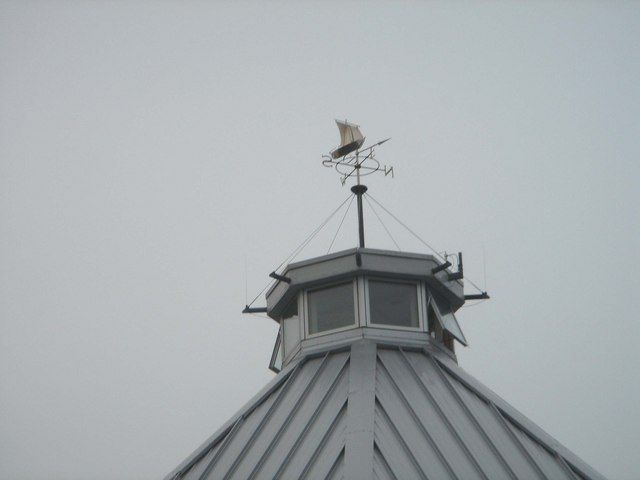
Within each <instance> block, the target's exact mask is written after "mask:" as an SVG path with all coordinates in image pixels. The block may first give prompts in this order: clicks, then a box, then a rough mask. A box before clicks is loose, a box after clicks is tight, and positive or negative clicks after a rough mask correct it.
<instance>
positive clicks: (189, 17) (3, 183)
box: [0, 1, 640, 480]
mask: <svg viewBox="0 0 640 480" xmlns="http://www.w3.org/2000/svg"><path fill="white" fill-rule="evenodd" d="M639 26H640V4H638V3H637V2H565V3H558V2H536V3H534V2H527V3H518V2H495V3H494V2H482V3H471V2H442V3H441V2H403V3H395V2H394V3H390V2H378V3H375V2H353V3H349V2H327V3H325V4H323V5H318V4H316V3H308V4H297V3H293V2H291V3H285V2H277V3H270V4H268V5H265V4H263V3H257V2H256V3H254V2H239V3H237V4H235V3H234V4H232V3H230V2H168V1H160V2H151V1H149V2H143V1H130V2H98V1H93V2H63V1H52V2H35V1H33V2H32V1H19V2H18V1H16V2H12V1H0V478H2V479H12V480H13V479H15V480H19V479H63V478H64V479H106V478H123V479H143V478H149V479H152V478H160V477H162V476H163V475H165V474H166V473H167V472H168V471H170V470H171V469H172V468H173V467H175V466H176V465H177V464H178V463H179V462H180V461H181V460H182V459H183V458H184V457H186V455H187V454H189V453H190V452H191V451H192V450H193V449H195V448H196V447H197V446H198V445H199V444H200V442H202V441H203V440H204V439H205V438H206V437H207V436H208V435H210V434H211V433H213V432H214V431H215V430H216V429H217V427H218V426H219V425H221V424H222V423H223V422H224V421H225V420H226V419H227V418H228V417H229V416H231V415H232V414H233V413H234V412H235V411H236V410H237V409H238V408H239V407H240V406H241V405H242V404H244V402H246V401H248V400H249V399H250V398H251V396H253V394H255V393H256V392H257V391H258V390H259V389H260V387H262V386H263V385H264V384H265V383H266V382H267V381H268V380H269V379H270V378H272V375H273V374H272V373H271V372H269V371H268V370H267V364H268V361H269V357H270V354H271V348H272V346H273V341H274V339H275V335H276V324H275V323H274V322H272V321H271V320H268V319H264V318H260V317H255V316H243V315H241V314H240V311H241V309H242V307H243V305H244V303H245V301H246V295H247V294H245V278H246V284H247V288H246V290H247V291H248V295H249V297H251V298H252V297H253V296H254V295H255V294H257V292H258V291H260V289H261V288H262V287H263V286H264V285H265V284H266V283H267V281H268V278H267V275H268V273H269V272H270V271H272V270H273V269H274V268H275V267H276V266H277V265H278V264H279V263H280V262H281V261H282V260H283V259H284V258H286V257H287V255H289V253H290V252H291V251H292V250H293V249H294V248H295V247H296V246H297V245H298V244H299V243H300V242H301V241H302V240H303V239H304V238H305V237H306V236H307V234H308V233H309V232H310V231H312V230H313V229H314V228H315V227H316V226H317V225H318V224H319V223H320V222H321V221H322V220H323V219H324V218H325V217H326V216H327V215H328V214H329V213H330V212H331V211H332V210H333V209H334V208H335V207H336V206H337V205H338V204H339V203H340V202H341V201H342V200H343V199H344V198H346V197H347V195H348V194H349V191H348V189H347V188H346V187H342V186H341V185H340V182H339V180H338V176H337V175H336V174H335V173H334V172H332V171H331V170H329V169H326V168H323V167H322V165H321V155H322V154H324V153H327V152H328V151H329V150H330V149H331V148H333V147H335V146H336V145H337V143H338V133H337V129H336V127H335V124H334V123H333V119H334V118H336V117H337V118H347V119H349V120H352V121H354V122H356V123H359V124H360V125H361V126H362V131H363V133H364V134H365V135H366V136H367V138H368V140H371V141H375V140H379V139H383V138H386V137H389V136H390V137H392V141H390V142H389V143H387V144H385V145H384V146H383V147H382V148H381V149H380V150H379V152H378V156H379V158H380V159H382V160H383V161H384V162H386V163H389V164H392V165H393V166H394V167H395V173H396V177H395V179H393V180H390V179H389V178H386V179H385V178H383V177H380V178H371V179H370V180H368V181H367V184H368V185H369V187H370V193H371V194H372V196H373V197H374V198H376V199H377V200H378V201H380V202H381V203H382V204H383V205H385V206H386V207H387V208H388V209H389V210H391V211H392V212H394V213H395V214H396V215H398V216H399V217H400V218H401V219H402V220H403V221H405V222H406V223H408V224H409V225H410V226H411V228H412V229H413V230H415V231H416V232H417V233H419V234H420V235H421V236H422V237H423V238H424V239H425V240H427V241H428V242H429V243H430V244H432V245H433V246H434V247H435V248H436V249H438V250H439V251H442V250H447V251H450V252H454V251H458V250H462V251H463V252H464V254H465V272H466V274H467V276H468V277H469V278H471V279H472V280H473V281H475V282H476V283H478V284H480V285H481V286H483V285H484V284H485V273H484V272H485V267H484V264H485V263H486V286H487V289H488V290H489V293H490V294H491V295H492V300H491V301H489V302H484V303H482V304H478V305H477V306H474V307H471V308H464V309H463V310H462V311H461V312H460V314H459V320H460V323H461V326H462V328H463V329H464V331H465V334H466V336H467V339H468V340H469V342H470V347H469V348H466V349H459V356H458V357H459V363H460V364H461V366H462V367H463V368H465V369H466V370H467V371H469V372H470V373H472V374H473V375H475V376H476V377H477V378H478V379H480V380H481V381H483V382H484V383H485V384H487V385H488V386H489V387H490V388H492V389H494V390H495V391H496V392H497V393H498V394H500V395H501V396H502V397H503V398H505V399H506V400H507V401H509V402H510V403H511V404H513V405H514V406H515V407H516V408H518V409H519V410H521V411H522V412H523V413H524V414H526V415H527V416H529V417H530V418H531V419H532V420H534V421H536V422H537V423H539V425H540V426H541V427H543V428H544V429H546V430H547V431H548V432H549V433H550V434H552V435H553V436H555V437H556V438H557V439H558V440H559V441H560V442H562V443H563V444H565V445H566V446H567V447H568V448H569V449H571V450H572V451H574V452H575V453H576V454H578V455H579V456H581V457H582V458H583V459H584V460H585V461H587V462H588V463H590V464H591V465H592V466H593V467H595V468H596V469H598V470H600V471H601V472H602V473H603V474H604V475H606V476H608V477H610V478H614V479H634V478H637V477H638V475H639V472H640V461H639V460H638V457H637V453H636V450H637V445H638V443H640V409H639V408H638V404H639V400H640V387H639V386H638V385H639V380H640V378H639V377H640V374H639V373H638V360H637V352H638V347H637V345H638V336H639V334H640V328H639V327H638V321H637V312H638V310H639V309H640V300H639V298H640V296H639V295H638V292H639V291H640V282H639V280H638V273H637V272H638V268H639V267H640V256H639V254H638V250H637V248H638V245H640V213H639V212H638V205H639V204H640V195H639V194H638V188H637V186H636V183H637V181H638V179H639V178H640V165H639V162H638V151H639V148H638V147H639V146H640V145H639V144H640V140H639V138H640V135H639V134H638V132H639V130H640V129H639V127H640V120H639V119H640V94H639V92H638V85H639V84H640V46H639V42H640V33H639V32H640V28H639ZM352 213H353V212H352ZM385 220H386V224H387V226H388V227H389V228H390V229H391V231H392V233H393V234H394V236H395V237H396V240H397V241H398V242H399V243H400V245H401V247H402V248H403V249H405V250H412V251H421V252H423V251H425V249H424V247H423V246H422V245H420V244H419V243H417V242H415V241H414V240H413V239H412V238H411V237H410V236H409V235H407V234H406V233H405V232H403V231H402V229H401V228H399V227H398V225H396V224H394V223H393V221H392V220H388V219H385ZM366 222H367V231H368V236H367V238H368V244H369V245H370V246H372V247H381V248H393V244H392V243H391V242H390V241H389V240H388V238H387V237H386V234H385V232H384V230H383V229H382V228H381V227H379V225H377V224H376V222H377V220H376V219H375V217H374V216H373V215H372V214H371V212H370V211H368V212H367V213H366ZM345 223H346V224H345V227H343V229H342V231H341V235H340V236H339V237H338V239H337V241H336V245H335V246H334V250H336V249H342V248H347V247H352V246H355V243H356V229H355V223H354V221H353V217H350V219H349V220H347V222H345ZM336 227H337V225H335V224H333V225H332V226H330V228H329V229H328V230H327V232H323V234H322V235H321V236H320V237H319V238H318V239H317V241H316V242H314V243H312V244H311V245H310V247H309V248H308V249H307V250H305V252H303V254H302V257H309V256H313V255H317V254H323V253H325V252H326V249H327V247H328V245H329V242H330V239H331V236H332V235H333V233H334V232H335V228H336ZM483 252H484V253H483ZM302 257H301V258H302ZM483 257H484V258H486V262H483ZM245 263H246V267H245ZM245 271H246V275H245ZM256 304H262V303H261V300H258V302H256Z"/></svg>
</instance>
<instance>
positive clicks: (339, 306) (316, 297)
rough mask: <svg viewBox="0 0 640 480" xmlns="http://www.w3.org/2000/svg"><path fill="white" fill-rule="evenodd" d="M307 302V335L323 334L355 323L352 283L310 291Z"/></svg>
mask: <svg viewBox="0 0 640 480" xmlns="http://www.w3.org/2000/svg"><path fill="white" fill-rule="evenodd" d="M307 298H308V300H309V333H311V334H313V333H318V332H324V331H326V330H333V329H336V328H341V327H346V326H349V325H353V324H354V323H356V319H355V311H354V310H355V305H354V302H353V283H351V282H349V283H346V284H344V285H337V286H335V287H329V288H321V289H319V290H312V291H310V292H309V293H308V294H307Z"/></svg>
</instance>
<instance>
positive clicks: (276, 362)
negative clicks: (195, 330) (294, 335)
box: [269, 327, 282, 373]
mask: <svg viewBox="0 0 640 480" xmlns="http://www.w3.org/2000/svg"><path fill="white" fill-rule="evenodd" d="M269 368H270V369H271V370H273V371H274V372H276V373H278V372H280V370H282V327H280V330H278V336H277V337H276V343H275V345H274V346H273V353H272V354H271V361H270V362H269Z"/></svg>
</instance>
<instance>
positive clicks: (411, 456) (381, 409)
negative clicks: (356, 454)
mask: <svg viewBox="0 0 640 480" xmlns="http://www.w3.org/2000/svg"><path fill="white" fill-rule="evenodd" d="M376 405H377V407H378V409H379V412H380V415H382V416H383V417H384V419H385V421H386V422H387V423H388V424H389V427H390V428H391V430H392V431H393V433H394V435H395V436H396V438H397V439H398V442H400V444H401V445H402V447H403V449H404V451H405V452H406V454H407V455H408V456H409V460H411V463H412V464H413V466H414V467H415V469H416V471H417V472H418V473H420V477H421V478H424V479H426V480H428V478H429V477H427V475H426V473H424V471H423V470H422V467H420V464H419V463H418V460H416V457H415V455H414V454H413V452H412V451H411V449H410V448H409V446H408V445H407V442H405V441H404V438H402V435H400V432H399V431H398V429H397V428H396V426H395V425H394V423H393V421H392V420H391V418H389V414H388V413H387V411H386V410H385V408H384V406H383V405H382V403H380V401H379V399H378V397H377V396H376ZM427 438H428V440H429V441H430V443H431V444H432V446H433V447H434V449H435V450H436V451H437V452H438V453H440V451H439V450H438V447H437V446H436V445H435V444H434V442H433V439H432V438H431V436H430V435H429V434H428V433H427ZM442 460H443V462H444V465H445V467H447V470H449V471H450V472H451V474H452V475H453V476H454V478H457V477H456V475H455V473H453V471H451V469H450V467H449V465H448V464H447V462H446V460H444V459H442Z"/></svg>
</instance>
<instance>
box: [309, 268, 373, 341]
mask: <svg viewBox="0 0 640 480" xmlns="http://www.w3.org/2000/svg"><path fill="white" fill-rule="evenodd" d="M359 284H360V282H359V281H358V278H357V277H356V278H351V279H347V280H343V281H337V282H331V283H326V284H324V285H318V286H314V287H312V288H308V289H305V291H304V295H302V303H303V305H302V306H303V308H302V312H303V315H304V318H303V319H302V323H303V324H304V338H305V339H306V338H316V337H321V336H323V335H328V334H330V333H336V332H344V331H346V330H352V329H354V328H358V327H360V325H361V319H360V311H361V306H360V301H359V299H360V297H361V295H360V293H359ZM341 285H351V291H352V292H353V319H354V321H353V323H352V324H350V325H345V326H344V327H339V328H332V329H329V330H322V331H320V332H316V333H310V329H309V321H310V320H311V315H310V313H309V307H310V303H309V293H313V292H314V291H317V290H325V289H329V288H333V287H339V286H341Z"/></svg>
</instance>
